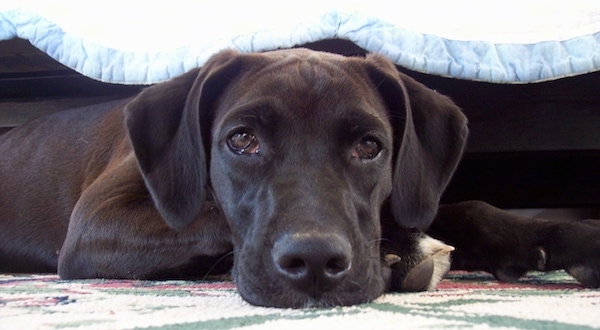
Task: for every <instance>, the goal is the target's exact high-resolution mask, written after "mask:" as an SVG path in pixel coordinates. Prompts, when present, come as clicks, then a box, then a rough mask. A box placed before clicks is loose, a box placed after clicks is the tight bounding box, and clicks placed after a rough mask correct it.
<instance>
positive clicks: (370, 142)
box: [352, 138, 381, 159]
mask: <svg viewBox="0 0 600 330" xmlns="http://www.w3.org/2000/svg"><path fill="white" fill-rule="evenodd" d="M380 152H381V145H380V144H379V142H378V141H377V140H375V139H373V138H365V139H363V140H362V141H360V142H359V143H358V145H357V146H356V148H354V151H352V157H354V158H360V159H373V158H375V157H377V155H379V153H380Z"/></svg>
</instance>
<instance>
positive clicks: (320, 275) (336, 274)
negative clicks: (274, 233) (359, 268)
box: [272, 232, 352, 296]
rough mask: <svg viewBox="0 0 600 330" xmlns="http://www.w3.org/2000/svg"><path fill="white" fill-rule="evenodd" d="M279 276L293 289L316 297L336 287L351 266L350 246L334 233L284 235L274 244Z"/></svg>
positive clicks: (274, 258) (274, 255)
mask: <svg viewBox="0 0 600 330" xmlns="http://www.w3.org/2000/svg"><path fill="white" fill-rule="evenodd" d="M272 255H273V262H274V263H275V267H276V269H277V271H278V272H279V275H280V276H281V277H283V278H284V279H285V280H287V281H289V282H290V283H291V284H292V285H293V286H294V287H295V288H296V289H298V290H300V291H303V292H306V293H309V294H311V295H314V296H318V295H320V294H321V293H324V292H327V291H330V290H332V289H333V288H335V286H336V285H338V284H339V283H340V282H341V281H342V280H343V279H344V278H345V277H346V275H347V274H348V272H349V270H350V268H351V266H352V248H351V245H350V243H349V242H348V240H347V239H345V238H343V237H341V236H339V235H336V234H324V233H314V232H311V233H306V234H293V235H286V236H284V237H283V238H281V239H279V240H278V241H277V242H276V243H275V245H274V246H273V252H272Z"/></svg>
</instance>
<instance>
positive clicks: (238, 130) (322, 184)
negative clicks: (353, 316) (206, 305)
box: [128, 50, 466, 307]
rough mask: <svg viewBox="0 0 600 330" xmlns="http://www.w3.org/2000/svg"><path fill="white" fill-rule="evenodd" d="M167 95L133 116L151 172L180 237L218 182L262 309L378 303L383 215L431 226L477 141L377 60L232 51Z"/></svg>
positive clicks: (238, 273) (136, 106)
mask: <svg viewBox="0 0 600 330" xmlns="http://www.w3.org/2000/svg"><path fill="white" fill-rule="evenodd" d="M181 86H187V88H188V89H189V93H187V96H185V100H179V98H181V97H182V95H186V92H187V91H185V88H182V87H181ZM167 87H168V88H167ZM182 89H183V90H184V91H182ZM161 90H162V91H168V92H169V94H168V95H169V96H167V97H158V96H156V95H158V94H160V93H156V91H151V92H148V93H147V96H146V97H144V95H142V96H141V97H140V98H139V100H138V101H137V103H136V102H134V103H133V105H131V106H130V107H129V110H128V111H129V112H130V113H129V117H128V125H129V131H130V136H131V137H132V143H133V146H134V149H135V151H136V156H137V158H138V163H139V164H140V169H141V172H142V175H143V176H144V179H145V181H146V184H147V186H148V188H149V190H150V192H151V194H152V197H153V198H154V201H155V204H156V205H157V208H158V210H159V211H160V212H161V213H162V214H163V216H164V217H165V220H166V221H167V222H168V223H169V224H170V225H171V226H173V227H183V226H185V225H186V224H188V223H189V222H190V221H194V219H196V216H197V214H198V210H199V208H200V207H201V205H202V201H203V200H204V199H205V197H204V196H205V195H206V190H207V189H208V187H207V186H210V188H211V189H212V192H213V194H214V198H215V200H216V201H217V202H218V204H219V206H220V208H221V210H222V212H223V214H224V218H225V219H226V221H227V222H228V224H229V226H230V228H231V232H232V241H233V245H234V256H235V261H234V269H233V273H234V277H235V280H236V284H237V285H238V289H239V292H240V293H241V295H242V296H243V297H244V299H246V300H247V301H249V302H251V303H253V304H256V305H264V306H278V307H305V306H330V305H350V304H356V303H361V302H366V301H369V300H371V299H374V298H375V297H377V296H379V295H380V294H381V293H382V292H383V291H384V290H385V289H386V287H387V286H389V283H388V281H389V269H387V268H386V267H383V266H382V261H381V260H382V257H381V254H380V240H381V227H380V212H381V207H382V205H383V204H384V202H385V201H386V199H388V198H390V195H391V203H390V204H391V207H392V209H393V213H394V217H395V219H396V221H397V222H398V223H399V224H400V225H402V226H405V227H416V228H418V229H424V228H426V227H427V226H428V225H429V223H430V222H431V220H432V219H433V215H434V214H435V211H436V209H437V203H438V199H439V195H440V194H441V192H442V190H443V189H444V187H445V185H446V184H447V181H448V179H449V177H450V175H451V173H452V172H453V170H454V168H455V166H456V163H457V161H458V158H459V157H460V154H461V151H462V146H463V144H464V139H465V135H466V127H465V123H466V121H465V119H464V117H462V114H460V111H459V110H458V108H456V106H454V105H453V104H452V102H450V101H449V100H447V99H446V98H444V97H442V96H439V95H437V94H436V93H434V92H432V91H430V90H427V89H426V88H425V87H423V86H422V85H419V84H418V83H416V82H414V81H412V80H409V81H408V82H407V83H406V84H405V82H404V81H403V79H402V78H401V76H399V74H398V73H397V72H396V70H395V68H394V66H393V65H391V63H389V62H387V61H386V60H384V59H383V58H381V57H378V56H372V57H370V58H367V59H362V58H345V57H341V56H337V55H332V54H325V53H317V52H311V51H307V50H288V51H278V52H272V53H267V54H248V55H242V54H237V53H233V52H224V53H221V54H218V55H217V56H215V57H214V58H213V59H212V60H211V61H209V63H208V64H207V65H205V67H204V68H203V69H202V70H201V71H200V72H199V73H195V74H194V73H192V74H188V75H186V76H184V77H182V78H178V79H176V80H174V81H173V82H170V85H169V86H163V87H162V89H161ZM173 91H177V92H178V93H173ZM411 94H412V95H411ZM409 95H411V96H409ZM153 98H154V99H153ZM161 105H162V106H163V107H164V108H167V109H173V112H174V113H176V116H175V115H173V113H171V114H169V115H168V116H167V115H165V114H164V113H163V112H164V111H165V109H163V108H161ZM159 108H160V110H153V109H159ZM178 109H180V110H178ZM149 111H154V112H155V115H153V116H152V118H153V119H151V120H152V123H150V124H149V123H148V119H147V118H149V116H148V115H147V113H148V112H149ZM159 111H160V112H159ZM173 116H175V117H176V118H175V119H173ZM141 117H144V118H145V119H146V120H145V121H143V120H140V118H141ZM156 117H158V118H156ZM142 122H144V124H141V123H142ZM138 123H139V124H138ZM154 123H155V124H154ZM165 123H166V124H165ZM142 125H143V126H142ZM154 125H156V126H159V127H153V126H154ZM165 126H166V128H165ZM149 128H150V129H153V130H156V131H160V130H162V131H161V133H160V134H155V135H152V136H150V137H149V136H148V134H145V132H146V131H147V130H148V129H149ZM142 131H143V132H144V134H145V135H144V134H139V133H136V132H142ZM138 135H142V138H138ZM148 140H151V141H148ZM165 162H166V164H165ZM178 169H179V172H180V173H179V174H173V173H177V171H178ZM209 181H210V183H209Z"/></svg>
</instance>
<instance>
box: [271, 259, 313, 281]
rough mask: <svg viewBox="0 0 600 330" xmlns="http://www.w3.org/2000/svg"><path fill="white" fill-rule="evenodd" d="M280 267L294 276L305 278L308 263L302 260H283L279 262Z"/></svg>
mask: <svg viewBox="0 0 600 330" xmlns="http://www.w3.org/2000/svg"><path fill="white" fill-rule="evenodd" d="M277 264H278V265H279V267H280V268H281V269H282V270H283V271H285V272H287V273H288V274H289V275H292V276H295V277H297V276H303V275H305V273H306V272H307V267H306V262H304V260H302V259H301V258H294V257H291V258H285V257H283V258H281V259H279V260H277Z"/></svg>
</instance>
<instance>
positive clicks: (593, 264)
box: [428, 201, 600, 287]
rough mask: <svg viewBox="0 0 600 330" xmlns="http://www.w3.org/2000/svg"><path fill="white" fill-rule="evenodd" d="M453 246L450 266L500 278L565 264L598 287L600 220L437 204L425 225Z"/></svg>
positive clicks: (478, 205) (486, 206)
mask: <svg viewBox="0 0 600 330" xmlns="http://www.w3.org/2000/svg"><path fill="white" fill-rule="evenodd" d="M428 233H429V234H431V235H432V236H433V237H436V238H439V239H441V240H444V241H445V242H448V243H449V244H452V245H453V246H455V247H456V251H455V252H454V253H453V263H452V268H453V269H463V270H483V271H486V272H490V273H492V274H494V276H495V277H496V278H497V279H499V280H501V281H505V282H513V281H517V280H518V279H519V278H520V277H521V276H522V275H524V274H525V273H526V272H527V271H530V270H541V271H550V270H557V269H565V270H567V272H569V273H570V274H571V275H573V276H574V277H575V278H576V279H577V280H578V281H580V282H581V283H582V284H583V285H585V286H589V287H600V239H599V237H600V226H599V225H598V224H597V223H594V222H593V221H590V222H581V221H574V222H567V221H553V220H543V219H535V218H529V217H523V216H517V215H515V214H512V213H510V212H507V211H504V210H501V209H498V208H496V207H493V206H491V205H489V204H487V203H484V202H479V201H469V202H463V203H458V204H450V205H444V206H442V207H440V209H439V212H438V214H437V216H436V219H435V221H434V222H433V224H432V225H431V227H430V228H429V231H428Z"/></svg>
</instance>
